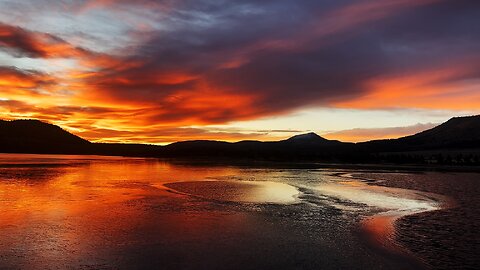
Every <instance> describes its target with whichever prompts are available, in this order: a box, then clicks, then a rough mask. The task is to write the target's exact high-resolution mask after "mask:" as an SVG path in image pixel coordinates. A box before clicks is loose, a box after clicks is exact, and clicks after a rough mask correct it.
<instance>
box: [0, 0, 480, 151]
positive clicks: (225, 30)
mask: <svg viewBox="0 0 480 270" xmlns="http://www.w3.org/2000/svg"><path fill="white" fill-rule="evenodd" d="M479 113H480V1H478V0H355V1H353V0H244V1H240V0H139V1H127V0H82V1H81V0H63V1H62V0H55V1H54V0H21V1H19V0H0V119H4V120H11V119H26V118H29V119H39V120H43V121H47V122H50V123H52V124H56V125H59V126H61V127H62V128H64V129H66V130H68V131H70V132H72V133H74V134H76V135H79V136H81V137H83V138H86V139H88V140H91V141H95V142H125V143H127V142H128V143H130V142H135V143H151V144H167V143H171V142H175V141H183V140H194V139H213V140H226V141H238V140H246V139H249V140H252V139H253V140H265V141H268V140H277V139H283V138H287V137H290V136H292V135H295V134H299V133H305V132H311V131H313V132H316V133H318V134H320V135H322V136H324V137H326V138H329V139H338V140H342V141H354V142H356V141H366V140H371V139H381V138H396V137H401V136H405V135H409V134H413V133H416V132H419V131H422V130H425V129H429V128H431V127H433V126H435V125H438V124H439V123H441V122H444V121H446V120H448V119H449V118H451V117H454V116H463V115H473V114H479Z"/></svg>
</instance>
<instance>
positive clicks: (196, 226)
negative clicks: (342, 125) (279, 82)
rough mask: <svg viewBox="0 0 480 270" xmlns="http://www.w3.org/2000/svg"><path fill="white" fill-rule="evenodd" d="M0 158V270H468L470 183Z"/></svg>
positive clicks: (393, 175) (111, 160)
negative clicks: (423, 269)
mask: <svg viewBox="0 0 480 270" xmlns="http://www.w3.org/2000/svg"><path fill="white" fill-rule="evenodd" d="M302 167H303V168H300V167H299V168H295V166H292V165H290V166H288V167H287V166H283V167H282V166H279V165H275V166H265V165H262V166H252V165H251V166H245V165H243V166H227V165H214V164H210V165H206V164H203V165H198V164H196V165H192V164H186V163H176V162H166V161H162V160H158V159H143V158H122V157H99V156H61V155H29V154H0V211H1V217H0V269H152V268H154V269H413V268H418V269H422V268H436V269H437V268H438V269H442V268H444V269H451V268H455V267H457V268H464V267H472V268H475V267H478V266H479V261H478V259H477V257H476V250H477V248H478V247H479V241H478V240H479V233H478V229H479V224H480V223H479V217H480V215H479V211H478V209H480V203H479V199H478V197H479V196H478V194H480V193H479V187H478V186H479V185H478V181H480V174H478V173H453V172H444V173H442V172H418V171H416V172H410V171H405V170H402V171H392V170H381V169H377V170H366V169H352V168H350V169H342V168H335V169H333V168H322V166H320V165H317V166H311V167H309V168H305V167H304V166H302Z"/></svg>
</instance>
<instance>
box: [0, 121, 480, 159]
mask: <svg viewBox="0 0 480 270" xmlns="http://www.w3.org/2000/svg"><path fill="white" fill-rule="evenodd" d="M472 149H473V150H478V152H479V153H480V115H479V116H468V117H454V118H452V119H450V120H448V121H447V122H445V123H443V124H441V125H439V126H436V127H434V128H432V129H429V130H426V131H423V132H420V133H417V134H414V135H410V136H406V137H402V138H398V139H387V140H374V141H369V142H362V143H347V142H340V141H337V140H328V139H325V138H323V137H321V136H319V135H317V134H315V133H313V132H310V133H306V134H300V135H296V136H293V137H291V138H288V139H285V140H281V141H271V142H261V141H240V142H233V143H230V142H223V141H209V140H196V141H183V142H176V143H172V144H170V145H166V146H157V145H145V144H108V143H91V142H89V141H87V140H85V139H82V138H80V137H78V136H76V135H73V134H71V133H69V132H67V131H65V130H63V129H61V128H60V127H58V126H55V125H52V124H48V123H44V122H41V121H38V120H13V121H1V120H0V152H7V153H52V154H53V153H57V154H97V155H119V156H139V157H160V158H182V159H191V158H193V159H225V160H231V159H242V160H272V161H276V160H278V161H325V162H380V161H385V160H386V161H390V160H394V161H393V162H396V161H395V160H396V159H398V158H397V157H398V156H405V155H407V156H408V157H409V158H408V159H406V160H411V161H412V162H417V161H418V160H422V159H423V160H428V159H429V157H426V156H422V155H425V154H419V152H421V151H424V152H425V151H437V152H438V151H443V152H446V151H452V150H461V151H471V150H472ZM385 153H387V154H385ZM388 153H390V154H388ZM395 153H398V154H395ZM405 153H407V154H405ZM392 155H393V156H395V158H396V159H389V157H390V156H392ZM474 159H475V157H470V156H469V157H468V158H467V160H474ZM462 160H465V159H462ZM479 162H480V161H479Z"/></svg>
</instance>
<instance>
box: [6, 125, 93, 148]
mask: <svg viewBox="0 0 480 270" xmlns="http://www.w3.org/2000/svg"><path fill="white" fill-rule="evenodd" d="M89 144H90V142H89V141H87V140H85V139H82V138H80V137H78V136H76V135H73V134H71V133H69V132H67V131H65V130H63V129H62V128H60V127H58V126H55V125H52V124H48V123H45V122H41V121H39V120H13V121H4V120H0V150H1V151H3V152H20V153H63V152H65V151H66V152H69V151H81V148H82V147H85V146H88V145H89Z"/></svg>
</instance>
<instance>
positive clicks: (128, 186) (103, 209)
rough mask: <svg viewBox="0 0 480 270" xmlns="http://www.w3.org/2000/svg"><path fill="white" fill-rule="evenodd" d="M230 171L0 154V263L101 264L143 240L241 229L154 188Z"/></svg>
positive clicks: (185, 199)
mask: <svg viewBox="0 0 480 270" xmlns="http://www.w3.org/2000/svg"><path fill="white" fill-rule="evenodd" d="M234 171H235V170H234V169H229V168H221V169H205V168H203V169H202V168H196V169H185V168H182V166H174V165H170V164H166V163H163V162H158V161H156V160H145V159H118V158H97V157H83V158H80V157H70V158H65V157H59V156H50V157H49V156H41V157H36V156H32V155H28V156H25V155H3V154H2V155H1V157H0V204H1V212H2V215H1V218H0V257H2V258H6V259H5V260H4V261H2V262H1V264H0V266H1V267H4V266H5V267H7V268H23V269H52V268H67V267H69V266H70V265H72V264H75V265H102V264H105V263H107V262H108V261H109V260H111V256H112V253H115V252H125V251H124V249H126V248H132V247H137V248H138V247H141V246H143V245H147V244H148V243H149V242H150V241H153V242H155V241H156V242H162V241H167V242H168V241H180V240H181V239H185V238H184V237H187V236H190V237H193V238H202V237H208V235H209V234H211V233H212V232H211V231H212V230H211V229H212V226H218V223H219V222H220V223H222V224H223V225H222V226H233V227H235V225H234V224H233V225H232V224H230V223H236V222H240V224H241V222H242V221H241V220H242V219H243V217H242V215H239V214H231V215H220V214H219V213H221V211H218V212H212V211H206V210H205V211H204V210H202V209H201V207H200V206H201V204H200V206H198V205H196V202H195V201H193V202H192V201H191V199H190V198H188V197H186V196H184V195H179V194H175V193H171V192H168V191H167V190H165V189H161V188H157V187H155V186H160V185H161V183H164V182H172V181H179V180H186V179H189V180H192V179H193V180H202V179H204V178H205V177H207V176H215V175H229V174H232V173H234ZM197 204H198V203H197ZM199 207H200V208H199ZM192 209H196V210H195V211H194V212H193V213H192V211H193V210H192ZM186 210H188V211H191V212H185V211H186ZM220 217H221V218H220ZM239 230H240V229H239ZM1 267H0V268H1Z"/></svg>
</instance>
